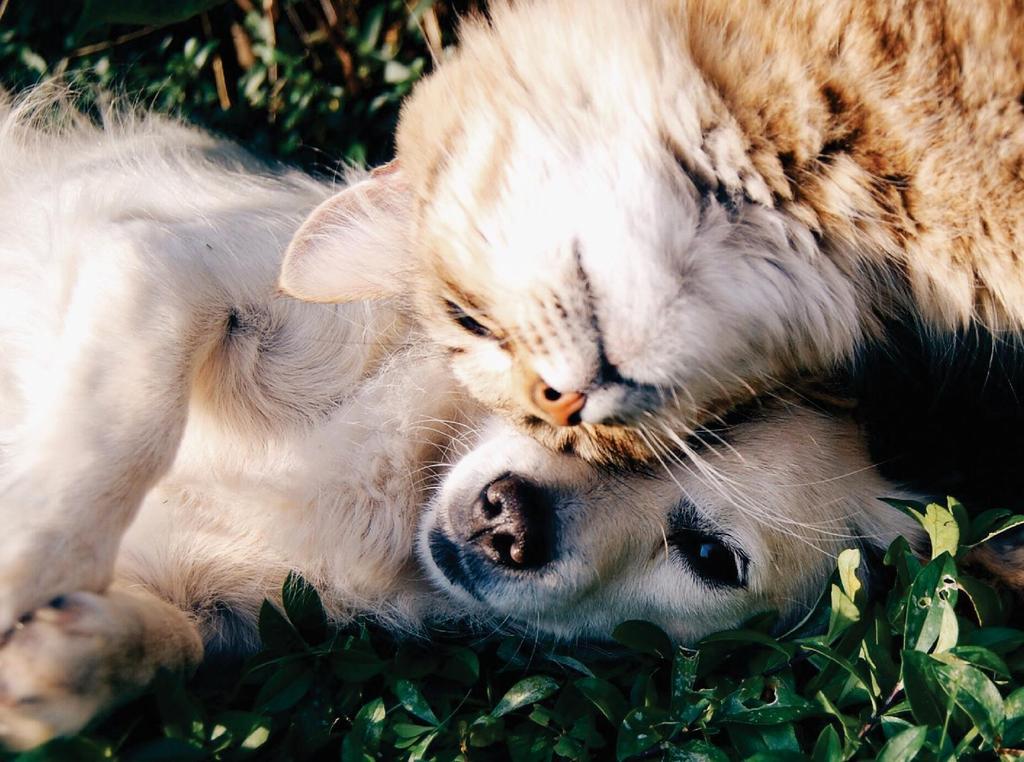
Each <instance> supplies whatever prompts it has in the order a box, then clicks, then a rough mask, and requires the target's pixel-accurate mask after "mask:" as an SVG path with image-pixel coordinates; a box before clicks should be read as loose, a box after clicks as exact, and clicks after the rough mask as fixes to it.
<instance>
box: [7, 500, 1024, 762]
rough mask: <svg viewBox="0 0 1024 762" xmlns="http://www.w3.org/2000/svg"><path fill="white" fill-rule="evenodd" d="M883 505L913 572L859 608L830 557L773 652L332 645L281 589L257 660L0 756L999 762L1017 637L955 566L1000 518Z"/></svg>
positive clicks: (1019, 733) (716, 640)
mask: <svg viewBox="0 0 1024 762" xmlns="http://www.w3.org/2000/svg"><path fill="white" fill-rule="evenodd" d="M896 506H897V507H898V508H899V509H900V510H904V511H906V512H907V513H909V514H910V515H912V516H915V517H917V519H918V520H919V521H920V522H921V525H922V526H923V527H924V528H925V530H926V532H927V533H928V536H929V538H930V541H931V546H930V548H926V549H922V550H923V551H924V553H923V555H924V557H925V560H924V561H922V560H921V559H920V558H919V557H918V556H917V555H915V554H914V553H912V552H911V550H910V549H909V547H908V546H907V543H906V541H904V540H897V541H896V542H894V543H893V545H892V547H891V548H890V549H889V552H888V554H887V556H886V562H885V567H884V568H883V569H880V570H878V569H876V570H873V572H872V573H873V574H875V575H876V577H877V576H878V575H882V576H885V575H888V577H890V578H891V584H886V585H884V586H883V589H885V590H887V591H888V592H887V593H886V594H885V595H883V596H880V597H876V598H875V599H871V598H869V597H868V595H867V594H866V590H865V585H864V583H863V581H862V580H863V577H862V576H859V574H861V573H862V572H863V571H864V570H863V569H862V568H860V567H861V564H862V561H861V558H860V553H858V552H857V551H856V550H850V551H846V552H844V553H843V554H842V555H841V556H840V558H839V560H838V564H837V570H836V573H835V576H834V578H833V581H832V583H831V585H830V593H831V594H830V595H829V596H823V597H822V602H821V604H820V605H819V608H818V609H817V610H816V611H815V612H814V613H813V614H812V615H811V616H810V617H808V619H807V620H806V621H805V622H804V623H803V624H802V625H801V626H800V627H798V628H797V629H796V630H795V631H793V632H790V633H788V634H787V635H785V636H782V637H774V636H772V635H771V630H770V627H771V620H770V618H765V617H762V618H759V619H758V620H756V621H753V622H750V623H748V625H747V626H746V627H744V628H741V629H738V630H733V631H730V632H723V633H719V634H717V635H713V636H711V637H709V638H707V639H705V640H704V641H703V642H702V643H701V644H699V645H698V646H697V647H696V648H695V649H687V648H683V647H678V646H673V645H672V644H671V642H670V641H669V639H668V638H667V636H666V635H665V634H664V633H663V632H661V630H659V629H658V628H657V627H655V626H653V625H651V624H649V623H646V622H626V623H624V624H623V625H621V626H620V627H618V628H617V629H616V630H615V633H614V639H615V640H616V641H618V643H619V644H621V649H620V650H615V649H614V648H612V647H609V648H608V649H606V650H604V651H598V650H593V651H583V650H573V649H568V650H567V649H565V648H564V647H563V648H547V647H538V646H537V645H536V644H535V643H532V642H527V643H524V642H523V641H522V640H519V639H516V638H505V639H490V640H482V641H481V640H473V641H471V642H468V643H465V642H458V641H453V640H441V641H439V642H432V643H427V642H424V641H419V640H405V641H395V640H394V639H392V638H390V637H388V636H387V635H385V634H383V633H380V632H375V631H373V630H371V629H370V628H368V627H367V626H365V625H355V626H353V627H350V628H348V629H346V630H344V631H342V632H332V631H331V630H330V628H329V627H328V625H327V622H326V618H325V615H324V611H323V608H322V606H321V604H320V601H319V598H318V597H317V595H316V592H315V591H314V590H313V588H312V587H310V586H309V585H308V584H306V583H305V582H304V581H303V580H302V579H300V578H298V577H295V576H291V577H289V578H288V580H287V581H286V582H285V585H284V590H283V596H282V600H283V604H284V605H283V610H281V609H279V608H277V607H276V606H274V605H272V604H270V603H266V604H265V605H264V607H263V611H262V614H261V620H260V632H261V634H262V636H263V640H264V650H263V651H262V652H261V653H260V654H258V655H257V656H256V657H254V658H253V659H251V660H250V661H249V662H248V663H247V664H245V665H244V667H242V668H240V669H239V670H238V671H237V674H235V675H233V676H232V677H231V678H230V679H227V678H226V676H225V674H223V673H220V674H216V675H212V676H211V675H207V676H206V680H205V681H204V680H203V679H202V676H201V677H200V680H199V681H198V683H197V684H194V685H192V686H189V687H188V688H187V689H186V688H185V687H183V686H182V684H181V682H180V681H175V680H172V679H170V678H168V677H164V678H162V679H161V680H159V681H158V683H157V685H156V686H155V687H154V689H153V690H152V691H151V692H150V693H149V694H148V695H147V696H144V697H142V698H139V699H137V700H136V701H134V702H133V703H132V704H130V705H128V706H126V707H123V708H122V709H120V710H118V711H117V712H115V713H114V714H113V715H112V716H110V717H107V718H105V719H104V720H102V721H101V722H99V723H97V724H96V725H95V726H94V727H93V728H91V729H90V730H89V732H87V733H86V734H84V735H83V736H81V737H78V738H73V739H64V740H60V741H56V742H53V743H51V744H50V745H48V746H47V747H44V748H42V749H39V750H36V751H34V752H32V753H30V754H27V755H23V757H22V758H21V759H25V760H29V759H31V760H50V759H53V760H57V759H61V760H63V759H81V760H93V759H96V760H99V759H126V760H156V759H174V760H191V759H216V760H236V759H256V758H258V759H282V760H283V759H305V758H313V757H316V758H325V759H326V758H334V759H341V760H343V762H349V760H374V759H399V758H400V759H411V760H418V759H424V760H459V759H466V760H469V759H510V760H513V761H514V762H519V761H521V760H522V761H526V760H555V759H570V760H585V759H611V758H615V759H619V760H627V759H650V758H659V759H662V758H663V759H670V760H693V761H697V760H707V761H709V762H719V761H720V760H811V761H812V762H840V761H841V760H849V759H878V760H885V761H886V762H896V761H899V762H904V761H906V760H911V759H918V760H950V759H960V758H971V757H974V758H978V759H992V758H996V757H1000V758H1003V759H1014V758H1017V757H1018V756H1020V755H1021V754H1024V751H1022V749H1024V688H1017V687H1016V686H1018V685H1020V684H1021V682H1022V678H1024V631H1021V630H1019V629H1016V628H1015V627H1013V626H1012V624H1011V622H1010V616H1009V615H1010V613H1011V608H1010V606H1009V605H1008V602H1007V601H1004V600H1002V599H1001V598H1000V596H999V595H998V594H997V593H996V592H995V591H994V590H992V589H991V588H989V587H988V586H987V585H986V584H985V583H984V582H982V581H980V580H977V579H974V578H973V577H971V576H970V575H969V574H968V572H967V571H965V568H964V559H965V556H966V554H967V552H968V551H969V549H970V547H971V546H972V545H973V544H975V543H977V542H978V541H979V540H980V539H983V538H986V537H992V536H995V535H998V534H1000V533H1001V532H1003V531H1008V530H1009V529H1010V528H1012V527H1014V526H1016V525H1017V524H1018V523H1019V519H1018V518H1017V517H1012V516H1010V515H1009V514H1006V513H995V512H991V513H986V514H982V515H980V516H977V517H975V518H974V519H973V520H972V519H970V518H969V517H968V516H967V513H966V512H965V511H963V510H962V509H961V508H960V507H959V505H958V504H956V503H953V502H951V503H950V505H949V506H948V507H942V506H939V505H929V506H917V505H913V504H908V503H898V504H896ZM876 582H877V579H876ZM982 596H984V597H985V602H984V604H983V605H978V603H977V600H976V599H978V598H980V597H982ZM837 602H838V604H839V607H840V609H841V613H840V614H836V609H835V608H834V607H835V606H836V604H837ZM211 677H212V678H213V679H211Z"/></svg>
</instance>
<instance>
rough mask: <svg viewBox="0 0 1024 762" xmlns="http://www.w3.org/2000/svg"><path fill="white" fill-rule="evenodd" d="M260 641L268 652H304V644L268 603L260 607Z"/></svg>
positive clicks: (273, 606)
mask: <svg viewBox="0 0 1024 762" xmlns="http://www.w3.org/2000/svg"><path fill="white" fill-rule="evenodd" d="M259 630H260V640H261V641H262V642H263V647H264V648H265V649H266V650H268V651H275V652H278V653H292V652H297V651H305V650H306V643H305V641H304V640H303V639H302V637H301V636H300V635H299V633H298V632H297V631H296V630H295V628H294V627H293V626H292V623H291V622H289V621H288V620H287V619H286V618H285V616H284V615H283V614H282V613H281V612H280V611H278V609H277V607H276V606H275V605H274V604H273V603H271V602H270V601H263V605H262V606H261V607H260V621H259Z"/></svg>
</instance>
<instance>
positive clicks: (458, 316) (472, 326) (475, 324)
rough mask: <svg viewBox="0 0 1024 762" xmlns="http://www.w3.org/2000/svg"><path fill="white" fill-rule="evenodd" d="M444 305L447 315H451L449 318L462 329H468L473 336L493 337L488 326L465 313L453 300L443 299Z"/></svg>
mask: <svg viewBox="0 0 1024 762" xmlns="http://www.w3.org/2000/svg"><path fill="white" fill-rule="evenodd" d="M444 306H445V309H446V310H447V311H448V315H449V317H451V319H452V320H454V321H455V322H456V324H458V326H459V327H460V328H462V330H464V331H468V332H469V333H471V334H473V335H474V336H480V337H482V338H485V339H491V338H494V334H493V333H492V332H491V329H490V328H488V327H487V326H485V325H483V324H482V323H480V322H479V321H478V320H474V319H473V318H472V317H470V316H469V315H467V314H466V311H465V310H464V309H462V307H460V306H459V305H457V304H456V303H455V302H453V301H450V300H448V299H445V300H444Z"/></svg>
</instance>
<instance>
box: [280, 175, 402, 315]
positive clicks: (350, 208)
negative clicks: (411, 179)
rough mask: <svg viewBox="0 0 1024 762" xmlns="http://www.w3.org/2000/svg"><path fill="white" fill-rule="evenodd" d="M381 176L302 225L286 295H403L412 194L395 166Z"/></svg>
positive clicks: (284, 280)
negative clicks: (399, 277)
mask: <svg viewBox="0 0 1024 762" xmlns="http://www.w3.org/2000/svg"><path fill="white" fill-rule="evenodd" d="M378 170H379V171H377V172H376V174H374V173H371V175H370V177H368V178H367V179H365V180H362V181H361V182H358V183H356V184H355V185H353V186H351V187H349V188H345V189H343V190H341V191H339V192H338V193H337V194H335V195H334V196H332V197H331V198H329V199H327V200H326V201H324V202H323V203H321V204H320V206H318V207H317V208H316V209H314V210H313V212H312V213H311V214H310V215H309V217H308V218H307V219H306V221H305V222H304V223H303V224H302V226H301V227H300V228H299V230H298V232H297V233H296V234H295V236H294V238H293V239H292V241H291V243H290V244H289V246H288V250H287V251H286V252H285V256H284V261H283V263H282V266H281V275H280V278H279V281H278V283H279V288H280V290H281V291H282V292H283V293H285V294H288V295H291V296H294V297H296V298H299V299H303V300H306V301H316V302H344V301H354V300H362V299H377V298H382V297H384V296H388V295H389V294H392V293H395V292H397V291H398V290H399V289H400V286H399V285H398V284H397V282H395V281H396V280H397V278H396V273H397V271H398V269H399V268H401V267H404V266H405V262H404V251H405V248H406V246H405V240H404V223H405V221H406V209H407V206H408V204H407V198H408V189H407V187H406V184H405V181H404V179H403V177H402V175H401V173H400V172H399V167H398V165H397V163H396V162H390V163H389V164H386V165H384V166H383V167H380V168H378Z"/></svg>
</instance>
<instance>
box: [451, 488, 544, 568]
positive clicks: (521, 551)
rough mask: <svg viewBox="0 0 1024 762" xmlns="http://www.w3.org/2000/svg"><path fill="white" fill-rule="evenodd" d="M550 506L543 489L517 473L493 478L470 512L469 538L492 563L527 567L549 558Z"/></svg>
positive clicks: (512, 566)
mask: <svg viewBox="0 0 1024 762" xmlns="http://www.w3.org/2000/svg"><path fill="white" fill-rule="evenodd" d="M553 513H554V510H553V506H552V505H551V501H550V500H549V498H548V496H547V494H546V493H545V491H544V489H543V488H542V487H540V486H538V485H536V484H534V483H532V482H529V481H527V480H526V479H523V478H522V477H520V476H515V475H507V476H502V477H501V478H499V479H495V480H494V481H493V482H491V483H490V484H488V485H487V486H486V487H484V488H483V490H482V491H481V492H480V497H478V498H477V499H476V502H475V503H474V504H473V510H472V511H471V512H470V526H469V530H470V541H471V542H473V543H474V544H475V545H476V546H477V547H478V548H479V549H480V551H481V552H482V553H483V554H484V556H485V557H487V558H488V559H489V560H490V561H491V562H492V563H494V564H497V565H499V566H506V567H509V568H510V569H531V568H537V567H539V566H543V565H544V564H546V563H548V562H549V561H550V560H551V559H552V550H553V545H554V516H553Z"/></svg>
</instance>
